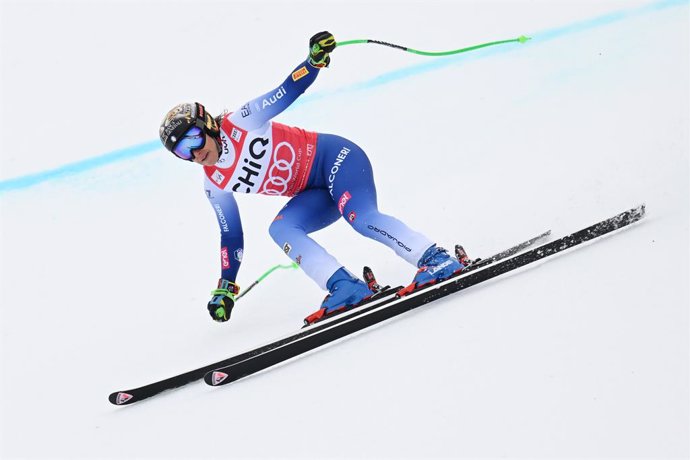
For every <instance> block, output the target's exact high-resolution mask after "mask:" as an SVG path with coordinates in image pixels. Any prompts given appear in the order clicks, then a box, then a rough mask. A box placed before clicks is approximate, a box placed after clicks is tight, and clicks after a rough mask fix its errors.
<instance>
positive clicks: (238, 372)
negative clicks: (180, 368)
mask: <svg viewBox="0 0 690 460" xmlns="http://www.w3.org/2000/svg"><path fill="white" fill-rule="evenodd" d="M644 214H645V206H644V205H641V206H639V207H637V208H633V209H630V210H628V211H625V212H623V213H621V214H618V215H617V216H614V217H611V218H609V219H606V220H604V221H601V222H599V223H597V224H594V225H592V226H590V227H587V228H585V229H583V230H580V231H578V232H575V233H572V234H570V235H568V236H565V237H563V238H560V239H558V240H555V241H553V242H551V243H547V244H545V245H542V246H540V247H537V248H534V249H532V250H529V251H527V252H524V253H522V254H519V255H516V256H514V257H511V258H508V259H505V260H503V261H500V262H496V263H494V264H488V265H485V266H484V267H482V268H479V269H476V270H473V271H470V272H469V273H467V272H462V273H460V274H459V275H457V276H456V277H454V278H450V279H448V280H446V281H443V282H440V283H438V284H435V285H432V286H430V287H426V288H422V289H419V290H417V291H413V292H412V293H410V294H409V295H407V296H406V297H402V298H399V299H395V300H391V301H389V302H383V303H382V304H380V305H378V306H377V307H372V308H367V309H365V310H367V314H359V315H354V316H350V317H347V318H345V320H344V321H341V322H339V323H337V324H332V323H331V324H329V325H328V326H327V327H326V328H325V329H323V330H322V331H319V332H318V333H316V334H311V335H309V336H306V337H303V338H301V339H299V340H295V341H292V342H290V343H288V344H286V345H284V346H280V347H277V348H274V349H272V350H270V351H267V352H265V353H262V354H259V355H256V356H253V357H251V358H248V359H245V360H244V361H239V362H236V363H235V364H232V365H230V366H225V367H222V368H219V369H215V370H213V371H209V372H208V373H207V374H206V375H205V376H204V381H205V382H206V383H207V384H208V385H212V386H219V385H226V384H228V383H231V382H234V381H236V380H239V379H241V378H243V377H247V376H249V375H252V374H254V373H257V372H259V371H262V370H264V369H267V368H269V367H271V366H274V365H276V364H279V363H281V362H283V361H286V360H288V359H291V358H295V357H297V356H300V355H302V354H304V353H307V352H309V351H312V350H314V349H316V348H319V347H321V346H323V345H325V344H328V343H330V342H333V341H335V340H338V339H341V338H343V337H346V336H348V335H350V334H353V333H355V332H358V331H361V330H362V329H365V328H367V327H370V326H372V325H374V324H377V323H380V322H382V321H385V320H387V319H390V318H393V317H395V316H397V315H400V314H402V313H405V312H407V311H410V310H412V309H414V308H418V307H420V306H422V305H425V304H427V303H429V302H432V301H434V300H437V299H439V298H442V297H445V296H447V295H448V294H451V293H453V292H457V291H461V290H463V289H466V288H468V287H471V286H474V285H476V284H479V283H482V282H484V281H486V280H489V279H492V278H495V277H497V276H499V275H502V274H505V273H507V272H509V271H511V270H515V269H517V268H520V267H523V266H525V265H528V264H531V263H533V262H536V261H538V260H541V259H544V258H545V257H549V256H552V255H554V254H558V253H560V252H562V251H565V250H566V249H569V248H572V247H574V246H577V245H580V244H582V243H585V242H587V241H591V240H594V239H596V238H599V237H601V236H603V235H606V234H608V233H610V232H612V231H614V230H617V229H619V228H622V227H625V226H627V225H629V224H631V223H633V222H637V221H638V220H640V219H641V218H642V217H643V216H644ZM360 313H362V312H360Z"/></svg>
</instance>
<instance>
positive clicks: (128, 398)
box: [108, 391, 135, 406]
mask: <svg viewBox="0 0 690 460" xmlns="http://www.w3.org/2000/svg"><path fill="white" fill-rule="evenodd" d="M108 401H110V402H111V403H112V404H115V405H116V406H124V405H126V404H131V403H133V402H134V401H135V399H134V396H133V395H131V394H129V393H125V392H124V391H119V392H115V393H110V396H108Z"/></svg>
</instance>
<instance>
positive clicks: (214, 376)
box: [204, 371, 229, 387]
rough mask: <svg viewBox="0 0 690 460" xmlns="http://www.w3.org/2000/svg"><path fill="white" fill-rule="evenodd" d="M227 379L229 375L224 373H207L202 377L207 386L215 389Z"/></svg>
mask: <svg viewBox="0 0 690 460" xmlns="http://www.w3.org/2000/svg"><path fill="white" fill-rule="evenodd" d="M228 377H229V375H228V374H226V373H225V372H221V371H210V372H207V373H206V375H204V382H206V384H207V385H211V386H212V387H215V386H218V385H221V384H222V383H223V382H224V381H225V380H227V378H228Z"/></svg>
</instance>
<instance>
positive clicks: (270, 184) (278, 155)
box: [259, 142, 297, 195]
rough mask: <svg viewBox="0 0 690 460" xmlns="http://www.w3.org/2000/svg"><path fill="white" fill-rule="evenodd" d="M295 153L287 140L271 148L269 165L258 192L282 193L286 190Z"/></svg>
mask: <svg viewBox="0 0 690 460" xmlns="http://www.w3.org/2000/svg"><path fill="white" fill-rule="evenodd" d="M296 159H297V154H296V153H295V149H294V148H293V147H292V145H290V143H288V142H281V143H280V144H278V145H276V147H275V148H274V149H273V158H272V161H271V167H270V168H268V173H267V175H266V179H265V180H264V183H263V187H262V188H261V191H260V192H259V193H262V194H264V195H283V194H284V193H286V192H287V191H288V184H289V183H290V180H291V179H292V167H293V166H294V165H295V160H296Z"/></svg>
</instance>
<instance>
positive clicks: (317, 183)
mask: <svg viewBox="0 0 690 460" xmlns="http://www.w3.org/2000/svg"><path fill="white" fill-rule="evenodd" d="M318 73H319V69H318V68H316V67H314V66H312V65H311V64H310V63H309V62H308V61H304V62H302V63H301V64H300V65H298V66H297V67H296V68H295V69H294V70H293V71H292V73H291V74H290V75H289V76H288V78H287V79H286V80H285V81H284V82H283V83H282V84H281V85H280V86H279V87H278V88H276V89H274V90H272V91H269V92H268V93H266V94H264V95H262V96H259V97H257V98H256V99H253V100H251V101H250V102H248V103H247V104H245V105H243V106H242V107H240V109H238V110H237V111H235V112H232V113H229V114H227V115H225V116H224V117H223V119H222V122H221V123H220V128H221V133H220V141H221V154H220V158H219V160H218V162H217V163H216V164H215V165H214V166H205V167H204V172H205V188H206V194H207V196H208V199H209V201H210V202H211V205H212V206H213V208H214V211H215V213H216V217H217V219H218V223H219V225H220V229H221V267H222V274H221V276H222V277H223V278H224V279H227V280H230V281H235V278H236V277H237V272H238V270H239V266H240V263H241V261H242V251H243V236H242V223H241V220H240V213H239V210H238V207H237V203H236V201H235V196H234V195H235V193H259V194H264V195H278V196H291V197H292V199H291V200H290V201H289V202H288V203H287V204H286V205H285V206H284V207H283V209H281V211H280V212H279V213H278V216H276V218H275V219H274V220H273V223H272V224H271V226H270V228H269V232H270V234H271V237H272V238H273V240H274V241H275V242H276V243H277V244H278V245H279V246H280V247H281V248H282V249H283V251H284V252H285V254H287V255H288V256H289V257H290V258H291V259H292V260H293V261H294V262H296V263H298V264H299V265H300V267H301V268H302V269H303V270H304V272H305V273H306V274H307V275H308V276H309V277H310V278H312V279H313V280H314V281H315V282H316V283H317V284H318V285H319V286H320V287H321V288H323V289H326V282H327V281H328V279H329V278H330V277H331V275H333V274H334V273H335V272H336V271H337V270H338V269H340V268H341V267H342V264H340V263H339V262H338V261H337V260H336V259H335V258H334V257H333V256H332V255H330V254H329V253H328V252H326V250H325V249H324V248H323V247H321V246H320V245H319V244H318V243H316V242H315V241H314V240H313V239H311V238H310V237H309V234H310V233H312V232H315V231H317V230H320V229H322V228H324V227H327V226H328V225H330V224H332V223H333V222H335V221H336V220H337V219H338V218H339V217H341V216H342V217H343V218H344V219H345V220H346V221H347V222H348V223H349V224H350V225H351V226H352V228H354V229H355V230H356V231H357V232H359V233H360V234H362V235H364V236H366V237H367V238H371V239H374V240H376V241H379V242H381V243H383V244H385V245H386V246H388V247H389V248H391V249H392V250H393V251H395V253H396V254H398V255H399V256H400V257H402V258H403V259H404V260H406V261H407V262H409V263H411V264H413V265H415V266H416V264H417V261H418V260H419V259H420V257H421V256H422V254H423V253H424V251H426V250H427V249H428V248H429V247H430V246H432V245H433V242H432V241H431V240H429V239H428V238H427V237H425V236H424V235H422V234H420V233H418V232H415V231H413V230H411V229H410V228H408V227H407V226H406V225H405V224H403V223H402V222H400V221H399V220H398V219H396V218H394V217H391V216H388V215H385V214H382V213H380V212H379V210H378V205H377V201H376V186H375V185H374V176H373V172H372V168H371V163H370V162H369V159H368V158H367V156H366V154H365V153H364V151H363V150H362V149H361V148H360V147H358V146H357V145H356V144H354V143H353V142H351V141H349V140H347V139H345V138H342V137H340V136H335V135H332V134H323V133H315V132H310V131H305V130H303V129H301V128H296V127H290V126H286V125H283V124H281V123H278V122H274V121H272V120H271V119H272V118H273V117H275V116H276V115H278V114H279V113H281V112H282V111H283V110H285V109H286V108H287V107H288V106H289V105H290V104H292V103H293V102H294V101H295V100H296V99H297V98H298V97H299V96H300V95H301V94H302V93H303V92H304V91H305V90H306V89H307V88H308V87H309V86H310V85H311V84H312V83H313V82H314V80H315V79H316V76H317V74H318Z"/></svg>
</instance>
